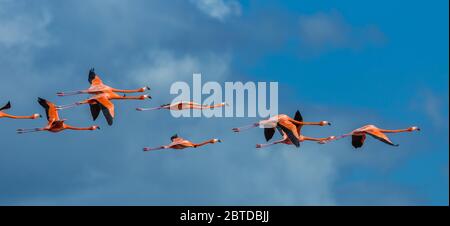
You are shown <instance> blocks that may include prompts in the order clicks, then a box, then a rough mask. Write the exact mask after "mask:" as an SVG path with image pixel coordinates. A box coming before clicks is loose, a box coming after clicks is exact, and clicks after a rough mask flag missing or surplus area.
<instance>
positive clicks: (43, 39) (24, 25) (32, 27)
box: [0, 1, 51, 48]
mask: <svg viewBox="0 0 450 226" xmlns="http://www.w3.org/2000/svg"><path fill="white" fill-rule="evenodd" d="M50 22H51V16H50V14H49V12H48V11H45V10H40V11H38V12H27V11H24V10H23V9H22V8H21V7H17V5H16V4H15V2H13V1H0V24H1V26H0V48H1V47H2V46H3V47H5V48H13V47H21V48H27V47H43V46H46V45H47V44H48V43H49V41H50V34H49V33H48V30H47V27H48V26H49V24H50Z"/></svg>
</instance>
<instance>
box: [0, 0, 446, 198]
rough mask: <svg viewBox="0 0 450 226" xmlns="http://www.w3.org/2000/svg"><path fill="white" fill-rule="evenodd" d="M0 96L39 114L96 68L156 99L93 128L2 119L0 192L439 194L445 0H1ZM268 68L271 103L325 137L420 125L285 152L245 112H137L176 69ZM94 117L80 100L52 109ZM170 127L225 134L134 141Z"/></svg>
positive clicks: (80, 121) (216, 75) (120, 107)
mask: <svg viewBox="0 0 450 226" xmlns="http://www.w3.org/2000/svg"><path fill="white" fill-rule="evenodd" d="M0 24H1V26H0V51H1V52H2V54H1V56H0V74H1V76H2V83H0V97H1V99H0V102H4V103H6V102H7V101H8V100H11V102H12V105H13V108H12V109H11V110H10V112H11V113H16V114H30V113H34V112H39V113H43V111H42V109H41V108H40V106H39V105H38V104H37V102H36V98H37V97H38V96H40V97H44V98H47V99H49V100H52V101H54V102H56V103H58V104H66V103H70V102H73V101H77V100H78V99H79V98H81V97H67V98H59V97H57V96H56V95H55V93H56V92H57V91H61V90H76V89H80V88H84V87H87V85H88V84H87V71H88V69H89V68H90V67H95V68H96V69H97V72H98V73H99V74H100V75H101V76H102V78H103V80H104V81H105V82H107V83H108V84H110V85H111V86H114V87H119V88H136V87H141V86H143V85H150V86H151V87H152V91H151V92H150V93H151V95H152V96H153V99H152V100H150V101H146V102H123V103H117V105H116V106H117V117H116V121H115V124H114V126H112V127H108V126H107V125H106V123H105V121H104V120H103V119H100V120H99V121H98V122H95V123H96V124H99V125H100V126H102V130H101V131H96V132H85V133H83V132H80V133H77V132H71V131H66V132H63V133H60V134H49V133H41V134H29V135H17V134H15V129H17V128H23V127H25V128H28V127H37V126H40V125H43V124H44V123H45V121H44V120H35V121H11V120H7V119H0V123H1V126H0V133H1V134H2V142H3V145H2V148H1V151H0V167H1V170H0V181H1V182H0V204H2V205H448V191H449V190H448V172H449V168H448V159H449V158H448V150H449V140H448V135H449V134H448V102H449V99H448V93H449V89H448V82H449V71H448V61H449V59H448V49H449V46H448V40H449V37H448V1H432V2H425V1H409V2H408V4H405V3H404V2H400V1H396V2H392V1H340V2H333V3H330V2H329V1H236V0H229V1H226V0H218V1H210V2H209V1H204V0H198V1H197V0H189V1H177V0H174V1H170V2H169V1H139V0H136V1H132V2H125V1H119V0H104V1H90V2H87V1H86V2H84V3H83V4H80V3H79V2H78V1H64V2H59V1H40V2H39V3H38V2H35V1H26V0H23V1H12V0H0ZM194 72H201V73H202V75H203V80H204V81H219V82H225V81H278V82H279V86H280V92H279V96H280V111H281V112H283V113H286V114H293V113H294V112H295V110H297V109H300V110H301V111H302V112H303V115H304V117H305V119H306V120H311V121H317V120H323V119H327V120H329V121H332V122H333V126H332V127H329V128H307V130H306V129H305V130H304V132H305V133H308V135H311V136H328V135H331V134H341V133H346V132H348V131H351V130H352V129H355V128H357V127H359V126H362V125H364V124H368V123H373V124H376V125H378V126H380V127H386V128H404V127H408V126H411V125H419V126H420V127H421V128H422V132H420V133H413V134H393V135H392V136H391V137H392V139H393V140H394V141H395V142H396V143H400V144H401V145H400V147H398V148H393V147H389V146H386V145H384V144H382V143H380V142H377V141H375V140H372V139H369V140H368V141H367V144H366V145H365V146H364V148H363V149H362V150H358V151H355V150H354V149H353V148H352V147H351V145H350V142H349V141H348V140H340V141H338V142H335V143H332V144H329V145H317V144H314V143H312V144H305V145H303V146H302V147H301V149H299V150H296V149H295V148H293V147H290V146H281V145H280V146H276V147H271V148H270V149H266V150H264V151H257V150H256V149H255V148H254V145H255V144H256V143H261V142H264V139H263V136H262V133H261V131H258V130H256V129H255V130H253V131H247V132H246V133H242V134H233V133H232V132H231V130H230V129H231V128H232V127H235V126H239V125H244V124H248V123H250V122H253V121H255V120H256V119H255V118H234V119H233V118H232V119H229V118H213V119H206V118H200V119H199V118H192V119H174V118H172V117H171V116H170V114H169V113H168V112H162V111H161V112H136V111H134V108H136V107H142V106H144V107H149V106H155V105H160V104H164V103H166V102H170V100H171V99H172V98H173V97H174V96H170V95H169V87H170V84H172V82H175V81H187V82H190V81H191V75H192V73H194ZM61 114H62V115H63V117H64V118H68V119H69V121H68V122H70V124H72V125H79V126H87V125H91V124H93V123H92V121H91V119H90V115H89V110H88V109H87V108H85V107H79V108H76V109H73V110H67V111H63V112H61ZM174 133H178V134H179V135H180V136H183V137H186V138H189V139H191V140H193V141H197V140H202V139H205V138H209V136H215V137H219V138H222V139H223V140H224V143H221V144H217V145H214V146H207V147H204V148H202V149H199V150H194V151H185V152H171V151H169V152H159V153H143V152H142V151H141V148H142V147H144V146H159V145H161V144H165V143H168V142H169V137H170V136H171V135H173V134H174Z"/></svg>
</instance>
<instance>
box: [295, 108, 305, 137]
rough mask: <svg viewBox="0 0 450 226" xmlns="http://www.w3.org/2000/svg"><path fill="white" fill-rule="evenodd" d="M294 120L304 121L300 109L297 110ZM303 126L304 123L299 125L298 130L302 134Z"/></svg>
mask: <svg viewBox="0 0 450 226" xmlns="http://www.w3.org/2000/svg"><path fill="white" fill-rule="evenodd" d="M294 120H296V121H299V122H303V116H302V114H300V111H299V110H297V111H296V112H295V116H294ZM302 127H303V125H297V132H298V134H300V131H301V130H302Z"/></svg>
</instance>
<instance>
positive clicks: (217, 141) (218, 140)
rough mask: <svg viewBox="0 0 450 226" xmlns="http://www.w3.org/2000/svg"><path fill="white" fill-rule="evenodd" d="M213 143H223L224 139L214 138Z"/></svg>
mask: <svg viewBox="0 0 450 226" xmlns="http://www.w3.org/2000/svg"><path fill="white" fill-rule="evenodd" d="M212 143H213V144H214V143H222V140H220V139H213V140H212Z"/></svg>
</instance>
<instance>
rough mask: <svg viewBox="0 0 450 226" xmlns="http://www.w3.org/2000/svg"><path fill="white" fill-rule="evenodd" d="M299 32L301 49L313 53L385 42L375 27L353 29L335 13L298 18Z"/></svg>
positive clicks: (321, 13)
mask: <svg viewBox="0 0 450 226" xmlns="http://www.w3.org/2000/svg"><path fill="white" fill-rule="evenodd" d="M299 32H300V41H301V46H302V48H303V49H305V50H309V51H313V52H321V51H325V50H327V49H330V48H331V49H333V48H361V47H364V46H365V45H368V44H380V43H383V42H385V40H386V38H385V36H384V34H383V32H381V31H380V30H379V29H378V28H377V27H376V26H370V25H367V26H363V27H354V26H352V25H351V24H349V23H348V22H347V21H346V20H345V19H344V18H343V16H342V15H341V14H340V13H339V12H337V11H331V12H319V13H315V14H309V15H302V16H300V19H299Z"/></svg>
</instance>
